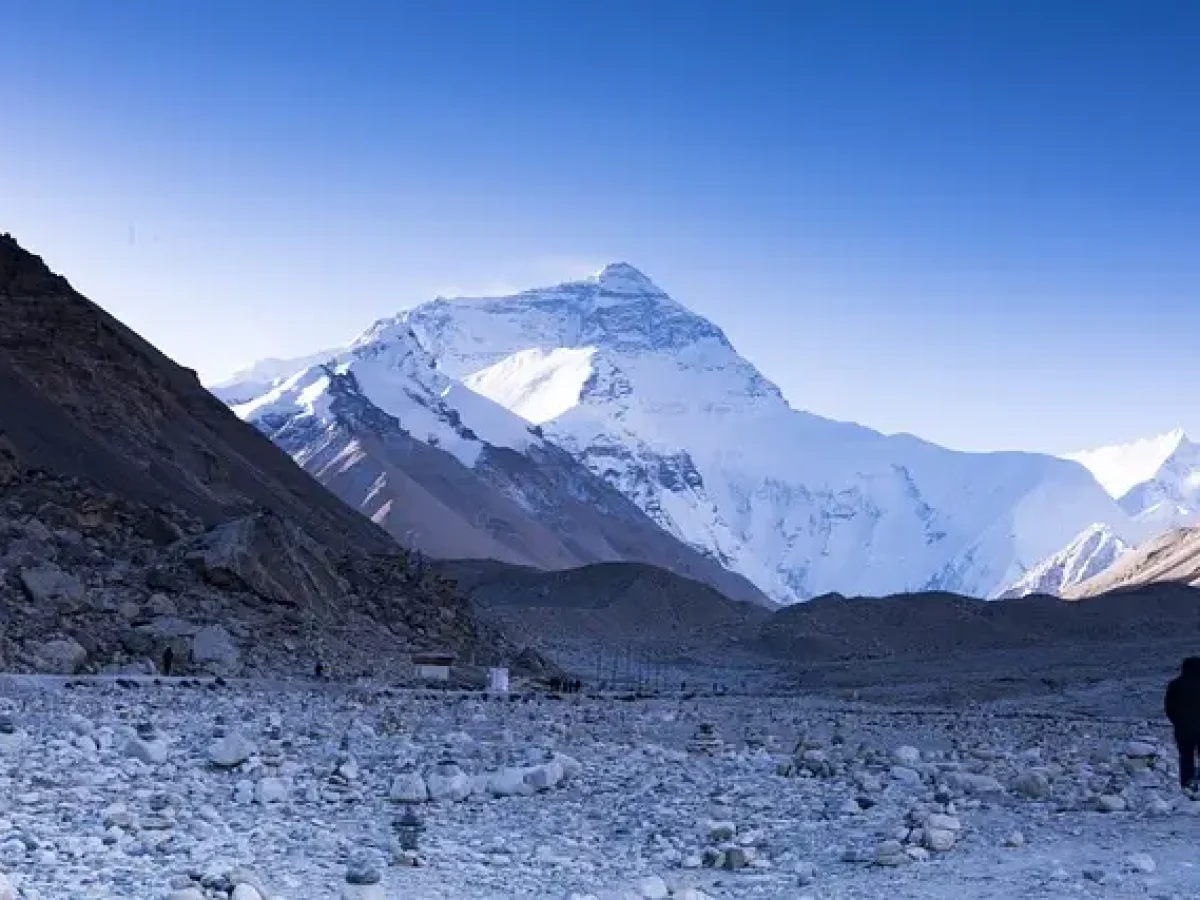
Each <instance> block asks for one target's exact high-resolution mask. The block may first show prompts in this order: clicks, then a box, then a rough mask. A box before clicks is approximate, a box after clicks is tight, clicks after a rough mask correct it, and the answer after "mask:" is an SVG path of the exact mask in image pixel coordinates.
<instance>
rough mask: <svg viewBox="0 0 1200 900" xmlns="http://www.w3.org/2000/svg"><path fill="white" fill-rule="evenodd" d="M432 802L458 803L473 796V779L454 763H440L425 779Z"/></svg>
mask: <svg viewBox="0 0 1200 900" xmlns="http://www.w3.org/2000/svg"><path fill="white" fill-rule="evenodd" d="M425 786H426V788H427V789H428V791H429V799H430V800H452V801H455V802H458V801H460V800H466V799H467V798H468V797H469V796H471V790H472V788H473V787H474V784H473V782H472V781H471V777H470V776H469V775H467V774H466V773H465V772H464V771H463V770H462V769H460V768H459V767H458V766H457V765H455V764H454V763H449V762H443V763H438V764H437V765H436V766H435V767H434V769H433V771H432V772H430V773H429V775H428V777H426V779H425Z"/></svg>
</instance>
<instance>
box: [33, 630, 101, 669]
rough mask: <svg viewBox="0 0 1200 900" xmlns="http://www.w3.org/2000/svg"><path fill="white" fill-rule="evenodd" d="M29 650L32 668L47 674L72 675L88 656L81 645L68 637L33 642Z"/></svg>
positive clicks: (81, 666)
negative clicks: (38, 642)
mask: <svg viewBox="0 0 1200 900" xmlns="http://www.w3.org/2000/svg"><path fill="white" fill-rule="evenodd" d="M31 651H32V652H31V654H30V655H31V657H32V661H33V665H34V668H36V669H37V671H39V672H42V673H45V674H47V675H74V674H75V673H76V672H78V671H79V670H80V669H82V668H83V665H84V663H86V662H87V658H88V652H87V650H85V649H84V647H83V645H82V644H80V643H79V642H78V641H77V640H75V639H74V638H69V637H64V638H55V639H53V640H49V641H44V642H43V643H40V644H35V645H34V646H33V647H32V648H31Z"/></svg>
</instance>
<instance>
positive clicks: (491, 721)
mask: <svg viewBox="0 0 1200 900" xmlns="http://www.w3.org/2000/svg"><path fill="white" fill-rule="evenodd" d="M1166 737H1167V733H1166V731H1165V730H1164V728H1163V727H1162V725H1161V724H1160V723H1159V722H1156V721H1149V720H1132V719H1130V720H1126V719H1115V718H1104V719H1100V718H1089V717H1082V716H1075V717H1064V716H1054V715H1050V714H1039V715H1021V714H1017V713H1004V714H994V715H989V714H987V713H984V712H975V713H970V714H966V713H959V714H948V713H946V712H944V711H937V710H926V711H922V710H914V709H908V710H902V709H899V708H895V709H885V708H879V707H869V706H865V705H861V704H849V703H844V702H843V703H835V702H833V701H821V700H818V699H816V698H746V697H737V698H734V697H726V698H691V699H685V698H681V697H670V698H668V697H660V698H648V699H633V700H622V699H618V698H604V699H595V698H587V697H569V698H563V699H554V698H550V697H546V696H528V697H526V696H518V695H512V696H509V697H495V698H488V697H485V696H483V695H463V694H449V693H447V694H434V693H412V692H389V691H386V690H383V689H381V688H370V687H362V686H360V687H355V688H348V687H334V686H329V685H323V686H305V685H291V686H288V685H282V684H262V685H257V686H252V685H248V684H245V683H242V684H217V683H214V682H200V681H188V680H183V681H171V682H166V683H161V684H155V683H153V682H150V681H144V682H134V681H126V682H124V683H123V684H117V683H113V682H101V681H81V682H76V683H71V682H63V681H53V680H48V679H36V678H24V679H18V678H5V679H3V680H0V870H2V871H3V873H4V880H0V900H12V898H25V900H85V898H86V900H104V898H122V900H135V898H136V900H144V898H171V900H202V898H226V900H272V898H273V900H322V898H338V900H341V898H346V900H351V898H353V900H379V898H397V900H399V898H406V900H408V898H460V897H461V898H473V900H477V898H553V900H566V898H575V900H581V898H586V897H596V898H612V897H633V898H650V900H653V898H667V897H674V898H685V900H686V898H690V900H701V898H703V897H705V896H707V897H712V898H740V897H746V898H781V900H782V898H790V900H796V898H805V897H808V898H813V900H838V898H846V900H851V898H853V900H867V898H878V897H892V898H907V897H912V898H917V897H920V898H943V897H944V898H951V897H953V898H955V900H959V898H964V897H969V898H1009V897H1045V898H1059V897H1064V896H1079V897H1111V898H1124V897H1150V898H1172V897H1177V898H1187V897H1195V896H1198V895H1200V867H1198V866H1197V862H1198V857H1197V852H1196V847H1197V838H1200V802H1193V801H1192V800H1190V799H1188V798H1187V797H1185V796H1184V795H1183V794H1182V793H1181V792H1180V791H1179V789H1178V787H1177V786H1176V783H1175V781H1176V775H1175V762H1174V759H1173V752H1172V751H1170V750H1169V749H1168V746H1167V745H1166V744H1165V743H1164V741H1165V739H1166ZM409 809H412V810H415V811H416V813H417V815H418V817H419V819H420V820H421V822H422V824H423V826H424V830H423V831H422V832H421V833H420V836H419V842H418V850H417V851H416V852H415V853H414V852H412V851H408V850H405V849H403V848H402V846H401V843H400V841H399V832H398V831H397V829H396V827H395V826H396V822H397V820H399V819H401V818H402V816H403V815H404V813H405V811H406V810H409Z"/></svg>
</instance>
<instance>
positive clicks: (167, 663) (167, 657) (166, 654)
mask: <svg viewBox="0 0 1200 900" xmlns="http://www.w3.org/2000/svg"><path fill="white" fill-rule="evenodd" d="M174 662H175V651H174V649H172V648H171V647H168V648H167V649H166V650H164V651H163V674H164V675H168V676H169V675H170V674H171V665H172V663H174Z"/></svg>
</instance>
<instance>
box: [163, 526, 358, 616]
mask: <svg viewBox="0 0 1200 900" xmlns="http://www.w3.org/2000/svg"><path fill="white" fill-rule="evenodd" d="M185 558H186V560H187V562H188V563H189V564H190V565H191V566H192V568H193V569H194V570H195V571H196V572H197V574H199V575H200V577H201V578H203V579H204V580H205V581H207V582H209V583H210V584H212V585H214V586H216V587H220V588H232V589H235V590H244V591H249V592H250V593H252V594H256V595H257V596H259V597H261V598H263V599H264V600H269V601H271V602H272V603H281V604H284V605H287V606H296V607H300V608H303V609H307V610H311V611H319V612H331V611H333V610H334V609H335V608H336V607H337V605H338V603H339V601H341V600H342V598H344V597H345V596H346V594H347V593H349V587H348V585H347V584H346V582H345V580H344V579H343V578H342V577H341V576H340V575H339V574H338V573H337V570H336V568H335V566H334V563H333V561H332V560H331V559H330V558H329V556H328V554H327V553H326V552H325V549H324V548H323V547H322V546H321V545H320V544H318V543H317V542H316V541H314V540H313V539H312V538H310V537H309V536H308V535H307V534H305V533H304V531H302V530H301V529H300V527H299V526H297V525H296V524H295V523H294V522H291V521H290V520H287V519H283V518H280V517H279V516H277V515H275V514H273V513H270V512H260V513H257V514H255V515H250V516H244V517H242V518H240V519H234V520H233V521H231V522H226V523H224V524H223V525H219V526H217V527H216V528H214V529H212V530H211V531H208V532H206V533H204V534H202V535H200V536H199V537H197V538H195V539H194V540H193V541H192V542H191V543H190V544H189V545H188V547H187V550H186V557H185Z"/></svg>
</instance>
